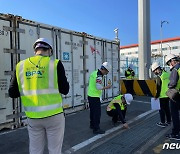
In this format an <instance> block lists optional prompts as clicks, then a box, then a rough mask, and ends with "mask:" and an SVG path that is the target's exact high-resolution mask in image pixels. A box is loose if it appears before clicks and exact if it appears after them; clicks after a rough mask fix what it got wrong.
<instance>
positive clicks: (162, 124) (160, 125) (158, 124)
mask: <svg viewBox="0 0 180 154" xmlns="http://www.w3.org/2000/svg"><path fill="white" fill-rule="evenodd" d="M156 125H157V126H159V127H166V126H168V124H166V123H162V122H158V123H156Z"/></svg>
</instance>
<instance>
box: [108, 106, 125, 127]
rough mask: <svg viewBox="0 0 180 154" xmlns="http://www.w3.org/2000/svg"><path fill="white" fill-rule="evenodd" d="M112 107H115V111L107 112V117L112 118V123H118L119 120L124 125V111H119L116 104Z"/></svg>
mask: <svg viewBox="0 0 180 154" xmlns="http://www.w3.org/2000/svg"><path fill="white" fill-rule="evenodd" d="M114 106H115V107H116V109H112V110H111V111H107V115H109V116H110V117H112V121H113V122H114V123H116V122H117V121H118V119H120V120H121V122H122V123H123V124H124V123H126V122H125V120H124V119H125V115H126V109H125V110H121V108H120V106H119V104H118V103H114Z"/></svg>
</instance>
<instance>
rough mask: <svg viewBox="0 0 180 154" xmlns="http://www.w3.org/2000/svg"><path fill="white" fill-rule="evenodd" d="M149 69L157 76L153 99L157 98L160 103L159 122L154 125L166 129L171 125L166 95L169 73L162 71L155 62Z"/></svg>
mask: <svg viewBox="0 0 180 154" xmlns="http://www.w3.org/2000/svg"><path fill="white" fill-rule="evenodd" d="M151 69H152V72H153V73H154V74H155V75H157V78H156V96H155V99H157V98H159V101H160V110H159V114H160V120H161V122H158V123H156V124H157V126H160V127H166V126H168V124H169V125H170V124H171V113H170V108H169V97H168V96H167V95H166V92H167V90H168V83H169V77H170V73H169V72H166V71H165V70H163V69H162V68H161V66H160V65H159V64H158V63H157V62H154V63H153V64H152V67H151Z"/></svg>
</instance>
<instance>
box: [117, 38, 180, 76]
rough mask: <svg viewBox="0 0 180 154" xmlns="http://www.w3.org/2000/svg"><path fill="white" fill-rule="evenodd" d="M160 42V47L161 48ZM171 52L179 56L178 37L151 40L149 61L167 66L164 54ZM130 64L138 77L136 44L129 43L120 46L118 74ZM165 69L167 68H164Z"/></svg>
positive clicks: (179, 40) (179, 44) (179, 41)
mask: <svg viewBox="0 0 180 154" xmlns="http://www.w3.org/2000/svg"><path fill="white" fill-rule="evenodd" d="M161 43H162V49H161ZM169 53H172V54H176V55H179V56H180V37H174V38H168V39H164V40H157V41H152V42H151V61H152V62H154V61H158V62H159V63H160V64H161V66H163V67H167V66H166V65H165V63H164V58H165V55H167V54H169ZM130 64H132V65H133V70H134V71H135V74H136V76H137V77H138V44H131V45H126V46H121V47H120V72H121V73H120V74H121V77H123V75H124V71H125V70H126V69H127V67H128V66H129V65H130ZM166 69H167V68H166Z"/></svg>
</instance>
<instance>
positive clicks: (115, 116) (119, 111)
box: [106, 94, 133, 128]
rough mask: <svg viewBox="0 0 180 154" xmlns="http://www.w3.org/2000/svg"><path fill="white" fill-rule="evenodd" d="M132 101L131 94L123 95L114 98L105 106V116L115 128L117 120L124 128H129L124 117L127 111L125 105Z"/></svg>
mask: <svg viewBox="0 0 180 154" xmlns="http://www.w3.org/2000/svg"><path fill="white" fill-rule="evenodd" d="M132 100H133V96H132V95H131V94H124V95H119V96H116V97H115V98H114V99H113V100H112V101H111V102H110V103H109V105H108V106H107V110H106V112H107V114H108V115H109V116H110V117H112V122H113V125H114V126H116V124H117V122H118V120H120V121H121V122H122V124H123V126H124V127H125V128H129V126H128V124H127V123H126V120H125V116H126V111H127V104H128V105H130V103H131V102H132Z"/></svg>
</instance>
